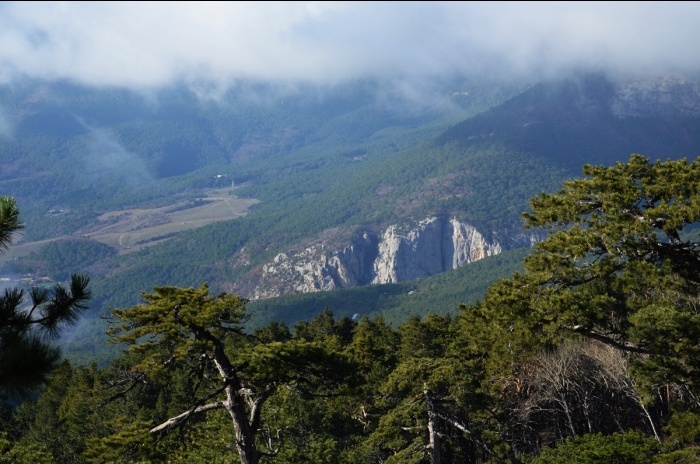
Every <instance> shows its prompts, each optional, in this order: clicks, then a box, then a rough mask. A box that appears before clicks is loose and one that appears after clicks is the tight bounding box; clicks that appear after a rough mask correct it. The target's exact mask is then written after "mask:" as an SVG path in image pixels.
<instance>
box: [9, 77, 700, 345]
mask: <svg viewBox="0 0 700 464" xmlns="http://www.w3.org/2000/svg"><path fill="white" fill-rule="evenodd" d="M430 94H431V95H432V96H431V98H420V99H417V98H414V97H415V96H407V94H406V93H405V92H403V91H402V90H401V89H396V88H395V87H394V86H393V85H392V83H391V82H387V81H378V80H367V79H365V80H359V81H356V82H352V83H348V84H342V85H336V86H328V87H324V88H321V87H318V86H317V85H307V86H304V85H299V86H294V87H289V86H287V87H280V86H278V85H273V84H269V83H268V84H265V83H255V82H252V81H251V82H250V83H249V84H248V85H246V86H238V87H236V88H232V89H230V90H229V91H227V92H226V93H224V94H222V95H219V96H218V98H217V99H216V100H211V99H208V98H202V96H201V95H198V94H197V93H196V92H194V91H193V90H192V88H191V87H190V86H173V87H169V88H166V89H163V90H161V91H159V92H155V93H150V94H144V93H139V92H133V91H130V90H126V89H118V88H106V89H99V88H92V87H84V86H81V85H78V84H75V83H71V82H67V81H42V80H26V81H23V82H22V84H21V85H19V84H13V85H6V86H4V87H2V89H0V106H1V107H2V108H3V114H4V115H5V116H4V121H5V126H6V127H8V128H9V129H8V130H7V131H6V132H5V133H6V134H7V135H6V136H4V137H2V138H0V149H1V150H2V152H3V154H4V160H5V162H4V163H3V164H2V166H1V167H0V186H1V187H2V189H3V192H4V193H5V194H8V195H12V196H15V197H16V198H17V199H18V202H19V204H20V205H21V206H22V215H23V220H24V221H25V224H26V228H25V231H24V233H23V235H22V236H21V237H18V239H17V240H16V241H15V245H14V246H13V247H12V248H11V249H10V250H9V252H8V253H7V254H5V255H4V256H3V257H2V259H3V267H2V269H3V275H6V276H17V278H18V276H21V275H28V276H31V277H32V278H35V279H36V278H39V277H43V278H48V279H51V280H55V281H60V280H61V279H65V278H66V275H67V274H66V273H67V272H68V270H67V268H66V264H65V263H66V262H69V263H72V264H73V265H74V267H75V269H74V271H84V272H86V273H88V274H89V275H90V276H91V278H92V279H93V286H94V295H95V297H94V300H93V302H92V309H91V314H92V316H91V317H89V318H88V319H87V320H86V321H85V326H83V327H80V328H79V332H78V333H83V334H86V335H85V336H86V337H93V336H97V335H96V334H98V333H100V332H101V330H102V329H101V328H100V324H94V323H93V322H91V321H97V319H92V318H93V317H97V316H98V315H99V314H102V313H104V312H105V311H106V308H108V307H123V306H128V305H132V304H135V303H137V302H138V299H139V295H140V293H141V292H142V291H148V290H150V289H151V288H152V287H153V286H157V285H177V286H198V285H200V284H201V283H202V282H209V283H210V285H212V287H213V288H214V289H217V290H221V291H234V292H236V293H238V294H241V295H242V296H244V297H246V298H252V299H261V298H265V299H266V298H272V297H276V296H279V295H288V294H294V293H300V292H301V293H304V292H318V291H329V290H334V289H341V288H348V287H353V286H357V285H381V284H389V283H400V282H405V281H407V280H412V279H416V278H424V277H428V276H431V275H435V274H438V273H442V272H450V271H453V270H455V269H457V268H460V267H463V266H467V265H469V263H472V262H474V261H476V260H479V259H482V258H483V257H486V256H491V255H493V254H498V253H502V252H506V251H508V250H513V249H519V248H522V247H526V248H527V247H529V246H530V245H531V244H532V243H534V242H535V241H537V240H538V239H539V238H540V236H539V235H538V232H537V231H524V230H523V228H522V221H521V218H520V215H521V213H522V212H523V211H525V210H526V209H527V208H528V200H529V198H531V197H532V196H534V195H536V194H538V193H540V192H542V191H553V190H554V189H557V188H558V186H559V185H560V184H561V181H562V180H564V179H567V178H572V177H576V176H579V175H580V173H581V167H582V165H583V164H586V163H593V164H606V165H608V164H611V163H614V162H616V161H625V160H626V159H627V158H628V157H629V155H630V154H632V153H641V154H644V155H645V156H649V157H651V158H658V159H666V158H680V157H689V158H694V157H695V156H697V153H700V135H699V134H700V131H699V130H698V129H699V128H700V127H699V125H700V118H699V117H698V111H697V109H698V108H700V97H699V95H700V92H698V84H697V83H696V81H694V80H693V79H692V78H690V77H686V76H682V75H678V74H674V75H671V74H665V75H662V76H658V77H656V78H653V79H651V78H647V77H644V78H640V79H636V80H624V81H623V80H620V79H619V78H615V79H613V78H610V77H608V76H606V75H604V74H601V73H597V72H595V73H580V74H575V73H574V74H570V75H569V76H568V77H567V78H564V79H547V80H542V81H538V82H531V81H512V82H509V83H505V82H503V81H484V80H480V79H473V78H472V79H470V78H468V77H462V78H459V79H458V78H452V79H445V80H441V81H435V82H434V83H433V86H432V91H431V92H430ZM425 95H427V94H425V93H424V94H423V97H425ZM448 226H449V227H448ZM105 247H106V248H105ZM106 249H108V250H111V252H109V253H105V250H106ZM83 250H87V251H86V252H85V253H83ZM69 257H70V258H69ZM81 260H82V261H81ZM367 311H369V308H368V309H367ZM356 312H358V313H362V312H363V309H362V308H358V309H357V311H356ZM88 334H89V335H88ZM75 337H76V336H75V335H71V336H70V337H69V339H71V340H73V341H74V342H75V340H76V339H75ZM78 338H80V337H79V336H78ZM75 343H78V342H75Z"/></svg>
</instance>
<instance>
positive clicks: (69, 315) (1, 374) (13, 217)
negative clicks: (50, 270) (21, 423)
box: [0, 196, 90, 396]
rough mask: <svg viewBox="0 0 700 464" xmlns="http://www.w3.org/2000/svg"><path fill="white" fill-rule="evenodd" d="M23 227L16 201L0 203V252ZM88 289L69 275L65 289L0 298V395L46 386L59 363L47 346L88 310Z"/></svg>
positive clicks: (7, 293)
mask: <svg viewBox="0 0 700 464" xmlns="http://www.w3.org/2000/svg"><path fill="white" fill-rule="evenodd" d="M22 227H23V225H22V223H21V221H20V217H19V209H18V207H17V204H16V201H15V199H14V198H11V197H5V196H3V197H0V250H3V251H4V250H6V249H7V248H8V247H9V245H10V243H11V242H12V235H13V234H14V233H15V232H17V231H19V230H21V229H22ZM88 283H89V278H88V277H86V276H83V275H80V274H73V275H72V276H71V279H70V283H69V284H68V287H67V288H66V287H65V286H64V285H62V284H56V285H55V286H54V287H53V288H51V289H46V288H39V287H33V288H31V289H30V290H29V291H28V292H25V290H23V289H19V288H11V289H6V290H5V291H4V292H3V294H2V295H0V395H6V396H24V395H26V394H28V393H29V392H30V391H32V390H33V389H35V388H36V387H38V386H39V385H41V384H42V383H44V382H45V381H46V379H47V376H48V374H49V373H50V372H51V371H52V370H53V369H54V368H55V367H56V365H57V363H58V362H59V361H60V358H61V354H60V350H59V349H58V348H57V347H55V346H53V345H52V344H51V343H50V342H51V340H53V339H55V338H56V337H57V336H58V335H59V334H60V332H61V329H62V328H63V327H65V326H66V325H71V324H75V323H76V322H77V320H78V318H79V317H80V315H81V313H82V312H83V311H84V310H85V309H86V308H87V306H86V302H87V300H88V299H89V298H90V291H89V290H88V289H87V287H88ZM27 293H28V296H29V301H26V298H25V297H26V296H27Z"/></svg>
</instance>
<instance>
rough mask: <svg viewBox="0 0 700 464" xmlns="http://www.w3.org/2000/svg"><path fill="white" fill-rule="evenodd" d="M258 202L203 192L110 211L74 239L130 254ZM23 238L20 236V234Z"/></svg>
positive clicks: (32, 246)
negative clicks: (183, 198) (156, 204)
mask: <svg viewBox="0 0 700 464" xmlns="http://www.w3.org/2000/svg"><path fill="white" fill-rule="evenodd" d="M256 203H259V201H258V200H255V199H249V198H238V197H236V196H235V195H233V194H232V190H231V189H230V188H225V189H212V190H204V191H202V192H201V197H199V198H196V199H190V200H187V201H180V202H175V203H173V204H170V205H167V206H163V207H160V208H134V209H125V210H119V211H110V212H108V213H105V214H103V215H101V216H99V217H98V218H97V222H95V223H94V224H91V225H90V226H88V227H87V228H85V229H82V230H80V231H78V232H76V233H75V234H73V237H87V238H91V239H93V240H97V241H99V242H102V243H105V244H107V245H110V246H112V247H114V248H115V249H117V250H118V252H119V253H129V252H132V251H136V250H139V249H141V248H143V247H147V246H150V245H154V244H156V243H159V242H161V241H163V240H167V239H168V238H170V237H173V236H174V235H176V234H178V233H180V232H183V231H186V230H191V229H196V228H198V227H203V226H206V225H207V224H212V223H214V222H219V221H228V220H231V219H235V218H237V217H240V216H244V215H245V214H247V212H248V209H249V208H250V207H251V206H252V205H254V204H256ZM18 237H21V235H18ZM65 238H68V237H66V236H62V237H56V238H54V239H49V240H42V241H40V242H21V240H18V241H19V242H20V243H17V244H15V245H12V246H11V247H10V248H9V249H8V250H5V251H4V252H3V253H2V254H0V264H3V263H5V262H7V261H10V260H12V259H14V258H19V257H22V256H26V255H28V254H30V253H31V252H36V251H38V250H39V249H40V248H41V247H42V246H43V245H45V244H47V243H49V242H52V241H55V240H60V239H65Z"/></svg>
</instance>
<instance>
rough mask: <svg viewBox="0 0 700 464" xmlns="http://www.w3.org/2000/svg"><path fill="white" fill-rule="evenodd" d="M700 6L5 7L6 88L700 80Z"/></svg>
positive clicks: (1, 32)
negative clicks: (674, 76) (14, 82)
mask: <svg viewBox="0 0 700 464" xmlns="http://www.w3.org/2000/svg"><path fill="white" fill-rule="evenodd" d="M697 24H700V4H699V3H695V2H3V3H2V4H0V79H4V80H5V81H7V80H9V79H11V78H12V77H14V76H18V75H30V76H35V77H49V78H69V79H74V80H77V81H80V82H83V83H88V84H94V85H123V86H131V87H144V86H146V87H147V86H159V85H162V84H167V83H169V82H172V81H173V80H176V79H186V80H191V81H196V80H213V81H216V82H219V83H227V82H231V81H234V80H235V79H238V78H245V77H249V78H260V79H272V80H286V79H296V80H311V81H318V82H332V81H336V80H339V79H346V78H355V77H360V76H367V75H373V76H386V77H393V76H401V77H402V78H406V77H407V76H408V77H410V76H423V77H426V76H432V75H437V74H441V73H445V72H450V71H462V72H467V73H478V72H500V73H504V74H508V73H526V74H528V73H538V74H540V75H547V74H551V73H557V72H560V71H563V70H566V69H568V68H570V67H572V66H597V67H604V68H606V69H612V70H618V71H620V70H621V71H634V72H638V71H659V70H666V69H674V70H681V71H687V72H695V71H697V70H698V67H699V66H700V60H699V59H698V58H697V53H696V52H695V50H694V48H695V46H696V44H697V43H699V42H700V28H698V27H697Z"/></svg>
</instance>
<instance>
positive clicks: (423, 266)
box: [251, 217, 502, 299]
mask: <svg viewBox="0 0 700 464" xmlns="http://www.w3.org/2000/svg"><path fill="white" fill-rule="evenodd" d="M351 242H352V243H351V244H350V245H348V246H345V247H341V248H339V249H331V248H330V247H329V246H328V244H327V243H326V242H322V243H320V244H316V245H311V246H308V247H306V248H305V249H303V250H301V251H298V252H288V253H280V254H278V255H277V256H276V257H275V258H274V260H273V261H272V262H270V263H268V264H266V265H264V266H263V268H262V275H261V277H260V279H259V281H258V285H257V286H256V288H255V290H254V292H253V294H252V296H251V298H252V299H260V298H269V297H273V296H278V295H282V294H287V293H301V292H304V293H306V292H317V291H324V290H333V289H337V288H344V287H353V286H357V285H365V284H383V283H397V282H404V281H407V280H412V279H418V278H422V277H428V276H431V275H434V274H437V273H439V272H443V271H446V270H450V269H457V268H459V267H461V266H464V265H465V264H468V263H470V262H473V261H477V260H479V259H482V258H485V257H487V256H491V255H495V254H498V253H500V252H501V251H502V246H501V245H500V244H499V243H497V242H490V241H488V240H487V239H486V238H485V237H484V236H483V235H482V234H481V233H480V232H479V231H477V230H476V229H475V228H474V227H472V226H470V225H469V224H465V223H463V222H460V221H459V220H457V219H456V218H451V219H447V218H437V217H429V218H426V219H424V220H422V221H420V222H418V223H414V224H404V225H392V226H390V227H388V228H387V229H385V230H384V231H383V232H382V233H381V234H374V233H372V232H369V231H365V232H362V233H358V234H357V235H356V237H355V239H353V240H352V241H351Z"/></svg>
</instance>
